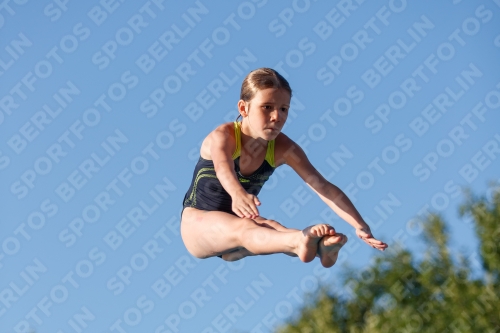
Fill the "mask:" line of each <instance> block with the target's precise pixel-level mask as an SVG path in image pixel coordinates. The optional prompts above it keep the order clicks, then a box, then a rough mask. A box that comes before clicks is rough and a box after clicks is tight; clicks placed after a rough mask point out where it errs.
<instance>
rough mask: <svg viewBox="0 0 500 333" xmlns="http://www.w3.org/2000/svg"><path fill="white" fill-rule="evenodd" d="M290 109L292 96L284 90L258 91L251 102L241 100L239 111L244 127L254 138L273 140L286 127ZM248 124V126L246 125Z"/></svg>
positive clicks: (269, 89)
mask: <svg viewBox="0 0 500 333" xmlns="http://www.w3.org/2000/svg"><path fill="white" fill-rule="evenodd" d="M289 108H290V94H289V93H288V92H287V91H286V90H284V89H276V88H268V89H263V90H258V91H257V93H256V94H255V96H254V97H253V98H252V99H251V100H250V101H249V102H245V101H243V100H240V101H239V102H238V109H239V111H240V114H241V115H242V116H243V118H244V121H243V125H244V126H246V127H247V128H248V130H249V131H250V133H249V134H250V135H251V136H252V137H254V138H257V137H260V138H262V139H265V140H268V141H269V140H273V139H275V138H276V136H278V134H279V133H280V131H281V129H282V128H283V126H284V125H285V122H286V119H287V117H288V109H289ZM245 123H246V125H245Z"/></svg>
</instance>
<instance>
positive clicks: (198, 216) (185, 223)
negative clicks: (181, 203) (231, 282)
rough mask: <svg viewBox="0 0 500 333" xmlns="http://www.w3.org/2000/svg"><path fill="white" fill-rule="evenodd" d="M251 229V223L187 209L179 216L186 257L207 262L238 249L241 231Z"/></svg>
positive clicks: (215, 213)
mask: <svg viewBox="0 0 500 333" xmlns="http://www.w3.org/2000/svg"><path fill="white" fill-rule="evenodd" d="M255 226H256V223H255V222H254V221H253V220H251V219H246V218H240V217H238V216H235V215H231V214H228V213H225V212H218V211H205V210H200V209H196V208H191V207H187V208H185V209H184V212H183V213H182V219H181V236H182V240H183V241H184V245H185V246H186V248H187V250H188V251H189V253H191V254H192V255H193V256H195V257H197V258H208V257H213V256H217V255H221V254H224V253H228V252H230V251H233V250H237V249H239V248H241V244H240V234H241V231H242V230H243V229H244V228H250V227H255Z"/></svg>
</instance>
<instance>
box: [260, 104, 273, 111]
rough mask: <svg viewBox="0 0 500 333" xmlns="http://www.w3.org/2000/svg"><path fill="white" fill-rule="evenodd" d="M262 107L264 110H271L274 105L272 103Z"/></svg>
mask: <svg viewBox="0 0 500 333" xmlns="http://www.w3.org/2000/svg"><path fill="white" fill-rule="evenodd" d="M262 108H263V109H264V110H271V109H272V106H271V105H263V106H262Z"/></svg>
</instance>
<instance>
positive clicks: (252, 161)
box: [200, 122, 290, 176]
mask: <svg viewBox="0 0 500 333" xmlns="http://www.w3.org/2000/svg"><path fill="white" fill-rule="evenodd" d="M220 127H223V129H224V130H225V131H227V133H228V134H229V138H228V142H227V144H228V148H229V149H230V151H231V152H233V151H234V150H235V149H236V141H235V140H236V139H235V135H234V123H233V122H229V123H224V124H222V125H220ZM211 143H212V136H211V135H207V137H206V138H205V139H204V140H203V142H202V144H201V148H200V156H201V157H202V158H203V159H205V160H212V155H211V154H210V146H211ZM289 147H290V139H289V138H288V137H287V136H286V135H285V134H283V133H279V134H278V136H277V137H276V139H275V143H274V161H275V164H276V167H278V166H280V165H282V164H284V163H285V159H284V154H285V153H286V151H287V150H288V149H289ZM265 157H266V149H265V148H264V149H260V150H259V151H257V152H256V153H249V152H247V151H246V150H245V148H244V147H243V146H242V147H241V155H240V173H241V174H242V175H243V176H248V175H251V174H253V173H254V172H255V171H256V170H257V169H259V167H260V166H261V165H262V163H263V162H264V159H265Z"/></svg>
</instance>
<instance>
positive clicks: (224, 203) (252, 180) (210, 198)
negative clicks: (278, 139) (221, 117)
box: [183, 122, 276, 215]
mask: <svg viewBox="0 0 500 333" xmlns="http://www.w3.org/2000/svg"><path fill="white" fill-rule="evenodd" d="M234 133H235V139H236V149H235V151H234V153H233V156H232V158H233V161H234V170H235V171H236V175H237V176H238V180H239V182H240V183H241V185H242V186H243V188H244V189H245V190H246V191H247V192H248V193H251V194H253V195H255V196H257V195H258V194H259V192H260V190H261V189H262V186H264V183H265V182H266V181H267V180H268V179H269V177H270V176H271V175H272V174H273V172H274V169H275V168H276V166H275V164H274V140H272V141H268V143H267V151H266V158H265V159H264V162H262V164H261V166H260V167H259V168H258V169H257V170H256V171H255V172H254V173H253V174H251V175H249V176H243V175H242V174H241V173H240V163H239V162H240V155H241V122H234ZM231 204H232V199H231V196H230V195H229V194H228V193H227V192H226V190H224V188H223V187H222V184H221V183H220V181H219V179H218V178H217V175H216V174H215V169H214V163H213V161H212V160H206V159H204V158H202V157H200V159H199V160H198V163H197V164H196V167H195V169H194V173H193V180H192V181H191V186H190V187H189V189H188V191H187V193H186V195H185V196H184V201H183V206H184V208H185V207H194V208H197V209H201V210H209V211H213V210H215V211H222V212H226V213H229V214H233V215H236V214H235V213H234V212H233V211H232V209H231Z"/></svg>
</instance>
